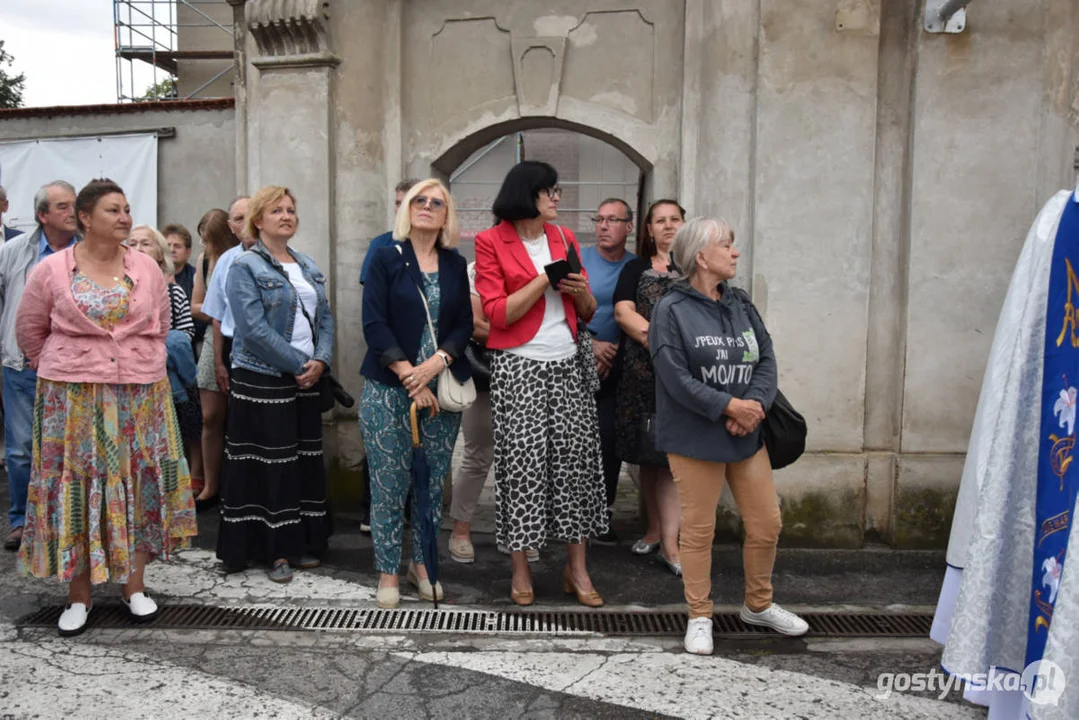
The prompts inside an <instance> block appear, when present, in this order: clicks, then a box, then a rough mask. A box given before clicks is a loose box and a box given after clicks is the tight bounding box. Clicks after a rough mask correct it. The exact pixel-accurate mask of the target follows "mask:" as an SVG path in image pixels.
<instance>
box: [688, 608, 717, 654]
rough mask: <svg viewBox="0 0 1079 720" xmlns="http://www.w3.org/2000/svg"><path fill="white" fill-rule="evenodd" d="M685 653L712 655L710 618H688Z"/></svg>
mask: <svg viewBox="0 0 1079 720" xmlns="http://www.w3.org/2000/svg"><path fill="white" fill-rule="evenodd" d="M685 646H686V652H688V653H693V654H694V655H711V654H712V618H707V617H699V618H690V619H689V623H688V624H687V625H686V640H685Z"/></svg>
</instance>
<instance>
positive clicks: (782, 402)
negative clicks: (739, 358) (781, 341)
mask: <svg viewBox="0 0 1079 720" xmlns="http://www.w3.org/2000/svg"><path fill="white" fill-rule="evenodd" d="M729 287H730V290H731V291H732V292H734V294H735V295H737V296H738V299H739V300H741V302H742V307H744V308H745V309H746V312H747V313H754V314H755V315H756V316H757V319H758V320H760V321H761V325H764V321H763V320H761V316H760V313H758V312H757V308H756V307H754V306H753V301H752V300H750V298H749V294H748V293H746V292H745V291H744V290H742V289H741V288H736V287H733V286H729ZM761 431H762V432H763V433H764V445H765V447H767V448H768V459H769V460H770V461H771V463H772V469H773V470H779V469H780V468H785V467H787V466H788V465H790V464H791V463H793V462H794V461H795V460H797V459H798V458H800V457H802V453H804V452H805V449H806V434H807V432H808V428H807V426H806V421H805V418H804V417H802V414H801V413H799V412H798V411H797V410H795V409H794V406H793V405H791V403H790V400H788V399H787V396H786V395H784V394H783V393H782V392H780V391H779V388H776V397H775V400H773V401H772V407H770V408H768V412H766V413H765V414H764V421H763V422H761Z"/></svg>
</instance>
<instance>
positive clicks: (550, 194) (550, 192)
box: [540, 185, 562, 200]
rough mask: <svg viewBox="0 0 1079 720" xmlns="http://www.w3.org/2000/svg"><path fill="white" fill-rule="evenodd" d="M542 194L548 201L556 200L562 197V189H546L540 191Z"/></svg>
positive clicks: (555, 187) (556, 187)
mask: <svg viewBox="0 0 1079 720" xmlns="http://www.w3.org/2000/svg"><path fill="white" fill-rule="evenodd" d="M540 192H541V193H543V194H544V195H546V196H547V199H548V200H555V199H557V198H560V197H562V188H560V187H558V186H557V185H555V186H554V187H549V188H544V189H543V190H540Z"/></svg>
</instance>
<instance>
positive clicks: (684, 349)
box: [648, 218, 809, 655]
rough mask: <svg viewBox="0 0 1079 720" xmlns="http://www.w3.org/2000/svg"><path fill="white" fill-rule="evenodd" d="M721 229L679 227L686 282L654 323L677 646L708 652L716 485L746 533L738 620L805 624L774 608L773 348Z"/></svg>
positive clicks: (729, 235) (712, 224) (795, 627)
mask: <svg viewBox="0 0 1079 720" xmlns="http://www.w3.org/2000/svg"><path fill="white" fill-rule="evenodd" d="M739 255H740V253H739V251H738V249H737V248H736V247H734V231H733V230H731V228H730V226H729V225H727V223H725V222H723V221H722V220H715V219H711V218H697V219H694V220H691V221H689V222H688V223H686V224H685V225H683V226H682V227H681V228H680V229H679V230H678V234H677V235H676V236H675V239H674V247H673V250H672V256H673V259H674V262H675V264H676V265H677V266H678V267H679V268H681V270H682V271H683V273H684V274H685V279H684V280H682V281H680V282H678V283H676V284H675V286H674V287H673V288H672V289H671V291H670V292H669V293H668V294H667V295H666V296H665V297H664V298H663V299H662V300H661V301H660V302H659V304H658V305H657V306H656V308H655V310H654V311H653V313H652V324H651V326H650V328H649V331H648V347H649V349H650V351H651V353H652V363H653V365H654V366H655V371H656V420H655V442H656V447H657V448H658V449H660V450H662V451H663V452H666V453H667V457H668V460H669V461H670V464H671V471H672V472H673V474H674V478H675V483H676V484H677V486H678V495H679V499H680V501H681V504H682V531H681V542H680V546H681V556H682V573H683V576H682V579H683V582H684V584H685V592H686V602H687V603H688V604H689V618H690V619H689V625H688V628H687V630H686V638H685V647H686V650H687V651H688V652H691V653H695V654H698V655H710V654H711V653H712V601H711V599H710V597H709V596H710V593H711V589H712V582H711V571H712V540H713V539H714V536H715V527H716V507H717V505H718V503H719V496H720V493H721V492H722V491H723V481H724V479H726V481H727V482H728V483H729V484H730V486H731V494H732V495H733V496H734V500H735V502H736V503H737V504H738V510H739V512H740V513H741V515H742V521H743V524H744V526H745V533H746V536H745V544H744V549H743V564H744V569H745V578H746V580H745V582H746V588H745V604H744V605H743V606H742V610H741V613H740V616H741V619H742V621H743V622H746V623H749V624H752V625H763V626H766V627H770V628H772V629H774V630H776V631H778V632H780V633H783V634H785V635H803V634H804V633H805V632H806V631H807V630H808V629H809V627H808V625H806V623H805V621H804V620H802V619H801V618H799V617H798V616H797V615H794V614H793V613H791V612H788V611H787V610H784V609H782V608H781V607H779V605H776V604H775V603H773V602H772V568H773V566H774V564H775V557H776V543H777V542H778V540H779V531H780V528H781V527H782V523H781V520H780V514H779V501H778V499H777V497H776V491H775V485H774V484H773V482H772V466H771V463H770V462H769V460H768V451H767V449H766V448H765V447H764V439H763V437H762V434H761V426H760V423H761V421H762V420H763V419H764V414H765V412H766V411H767V409H768V408H769V407H770V406H771V404H772V401H773V400H774V399H775V395H776V359H775V354H774V353H773V352H772V340H771V338H770V337H769V335H768V330H767V329H766V328H765V327H764V322H763V321H762V320H761V317H760V315H759V314H758V313H757V310H756V308H755V307H753V303H752V301H751V300H750V299H749V296H748V295H746V293H745V292H744V291H742V290H739V289H738V288H735V287H732V286H730V285H728V283H727V281H728V280H730V279H731V278H733V277H734V275H735V272H736V271H737V266H738V256H739Z"/></svg>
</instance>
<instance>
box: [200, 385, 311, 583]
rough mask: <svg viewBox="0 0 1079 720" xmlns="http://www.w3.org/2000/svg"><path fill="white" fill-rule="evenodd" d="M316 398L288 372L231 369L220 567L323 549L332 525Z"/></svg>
mask: <svg viewBox="0 0 1079 720" xmlns="http://www.w3.org/2000/svg"><path fill="white" fill-rule="evenodd" d="M317 402H318V396H317V393H316V392H314V391H313V390H308V391H301V390H300V389H299V387H298V386H297V385H296V380H295V378H294V377H292V376H291V375H285V376H283V377H281V376H272V375H262V374H260V373H256V372H252V371H250V370H244V369H242V368H237V369H235V370H233V373H232V380H231V386H230V388H229V410H228V425H227V429H226V432H225V461H224V464H223V465H222V469H221V530H220V533H219V534H218V538H217V557H218V558H219V559H220V560H222V561H223V562H224V563H225V567H226V568H229V569H236V568H240V567H243V566H245V565H246V564H247V563H249V562H258V563H267V564H269V563H272V562H273V561H274V560H276V559H278V558H286V559H295V558H299V557H300V556H301V555H314V556H315V557H319V556H320V555H321V554H322V552H323V551H324V550H325V549H326V543H327V539H328V538H329V536H330V535H331V534H332V527H331V520H330V515H329V512H328V508H327V504H326V470H325V466H324V465H323V458H322V415H321V414H320V413H319V410H318V406H317Z"/></svg>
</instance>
